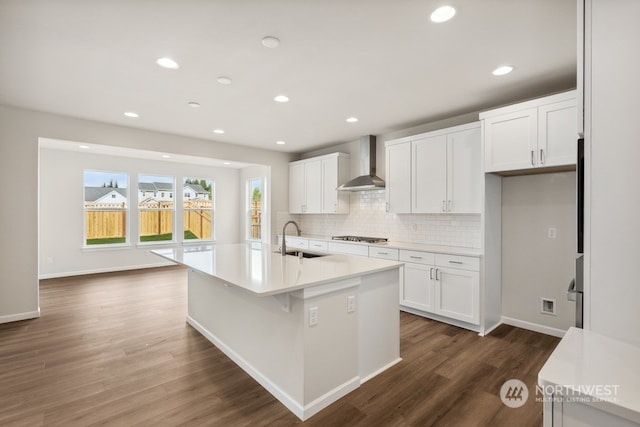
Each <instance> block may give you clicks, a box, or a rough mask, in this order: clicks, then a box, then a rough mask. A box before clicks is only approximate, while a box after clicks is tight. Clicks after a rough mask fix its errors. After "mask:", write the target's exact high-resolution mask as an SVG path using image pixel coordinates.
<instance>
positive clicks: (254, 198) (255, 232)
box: [247, 178, 264, 240]
mask: <svg viewBox="0 0 640 427" xmlns="http://www.w3.org/2000/svg"><path fill="white" fill-rule="evenodd" d="M248 184H249V203H248V205H249V215H248V217H249V224H248V228H249V230H248V233H247V235H248V237H247V238H248V239H249V240H262V203H263V198H262V194H263V191H264V188H263V185H262V179H260V178H255V179H250V180H249V181H248Z"/></svg>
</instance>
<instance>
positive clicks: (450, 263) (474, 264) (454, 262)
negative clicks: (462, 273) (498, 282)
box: [436, 254, 480, 271]
mask: <svg viewBox="0 0 640 427" xmlns="http://www.w3.org/2000/svg"><path fill="white" fill-rule="evenodd" d="M436 265H437V266H438V267H451V268H459V269H462V270H470V271H480V258H476V257H471V256H463V255H446V254H436Z"/></svg>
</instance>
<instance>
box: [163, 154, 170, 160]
mask: <svg viewBox="0 0 640 427" xmlns="http://www.w3.org/2000/svg"><path fill="white" fill-rule="evenodd" d="M162 158H163V159H170V158H171V156H170V155H168V154H163V155H162Z"/></svg>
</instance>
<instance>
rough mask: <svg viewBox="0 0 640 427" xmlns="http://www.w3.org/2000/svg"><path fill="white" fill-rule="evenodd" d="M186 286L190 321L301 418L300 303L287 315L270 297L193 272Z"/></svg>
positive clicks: (301, 328)
mask: <svg viewBox="0 0 640 427" xmlns="http://www.w3.org/2000/svg"><path fill="white" fill-rule="evenodd" d="M188 286H189V296H188V307H189V308H188V310H189V317H190V319H192V320H194V321H195V322H197V323H198V324H199V325H200V328H204V329H205V331H204V332H203V331H200V332H203V335H205V336H206V337H207V338H208V339H209V340H210V341H212V342H213V343H214V344H215V345H216V346H217V347H218V348H220V349H221V350H222V351H223V352H225V354H227V355H228V356H229V357H231V358H232V359H233V360H234V361H235V362H236V363H237V364H238V365H240V366H241V367H242V368H243V369H244V370H245V371H247V372H248V373H249V374H251V376H252V377H254V378H255V379H256V380H257V381H258V382H259V383H260V384H261V385H262V386H263V387H265V388H266V389H267V390H268V391H269V392H271V394H273V395H274V396H275V397H276V398H278V400H280V401H281V402H282V403H283V404H284V405H285V406H287V407H288V408H289V409H290V410H291V411H292V412H294V413H295V414H296V415H298V416H299V417H302V414H303V407H304V404H303V399H304V395H303V386H304V378H303V374H304V372H303V369H304V360H303V357H304V348H303V345H304V336H303V327H304V319H303V317H304V316H303V304H302V301H300V300H297V299H295V298H292V299H291V304H290V309H291V311H290V312H285V311H283V310H282V306H281V304H280V303H279V302H278V301H277V300H276V299H275V298H273V297H259V296H256V295H253V294H250V293H249V292H246V291H244V290H241V289H238V288H236V287H234V286H227V285H225V284H224V282H223V281H221V280H219V279H216V278H214V277H211V276H205V275H202V274H200V273H196V272H193V271H189V285H188ZM190 323H192V322H190ZM192 324H193V323H192ZM194 326H196V329H198V327H197V325H194ZM212 338H213V339H212ZM229 351H231V352H232V354H230V353H229ZM238 358H239V359H238Z"/></svg>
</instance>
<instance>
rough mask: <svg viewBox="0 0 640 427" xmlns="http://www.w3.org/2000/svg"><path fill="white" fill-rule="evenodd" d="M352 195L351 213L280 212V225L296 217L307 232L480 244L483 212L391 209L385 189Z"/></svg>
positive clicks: (463, 244) (469, 244) (402, 240)
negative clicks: (448, 212)
mask: <svg viewBox="0 0 640 427" xmlns="http://www.w3.org/2000/svg"><path fill="white" fill-rule="evenodd" d="M350 199H351V201H350V213H349V214H348V215H328V214H326V215H325V214H317V215H312V214H305V215H297V214H289V213H288V212H279V213H278V228H277V229H278V230H281V229H282V226H283V225H284V223H285V222H286V221H288V220H290V219H293V220H294V221H296V222H297V223H298V224H299V225H300V228H301V229H302V232H303V233H304V234H306V235H318V236H326V237H329V236H337V235H357V236H370V237H386V238H388V239H389V240H393V241H400V242H411V243H422V244H429V245H443V246H456V247H464V248H480V215H479V214H477V215H473V214H472V215H455V214H448V215H445V214H394V213H387V212H386V211H385V194H384V190H375V191H361V192H355V193H351V194H350ZM292 230H293V228H291V229H289V230H288V232H290V231H292ZM287 234H289V233H287Z"/></svg>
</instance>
